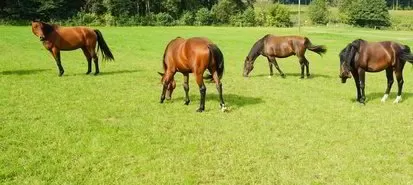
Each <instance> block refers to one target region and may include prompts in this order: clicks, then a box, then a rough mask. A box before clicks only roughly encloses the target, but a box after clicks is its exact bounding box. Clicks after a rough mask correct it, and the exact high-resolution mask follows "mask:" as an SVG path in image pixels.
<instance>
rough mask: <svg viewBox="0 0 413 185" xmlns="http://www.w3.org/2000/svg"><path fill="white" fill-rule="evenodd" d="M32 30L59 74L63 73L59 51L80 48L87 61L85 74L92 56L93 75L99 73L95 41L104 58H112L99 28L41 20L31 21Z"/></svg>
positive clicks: (90, 64)
mask: <svg viewBox="0 0 413 185" xmlns="http://www.w3.org/2000/svg"><path fill="white" fill-rule="evenodd" d="M32 32H33V34H34V35H36V36H37V37H39V38H40V41H41V42H42V43H43V46H44V47H45V48H46V49H47V50H49V51H50V53H52V55H53V57H54V59H55V61H56V64H57V67H58V69H59V76H62V75H63V73H64V69H63V66H62V64H61V60H60V51H68V50H75V49H78V48H81V49H82V51H83V54H84V55H85V57H86V59H87V62H88V69H87V72H86V74H89V73H90V72H91V71H92V58H93V62H94V63H95V75H97V74H98V73H99V63H98V56H97V54H96V51H95V49H96V43H97V44H98V48H97V51H99V48H100V49H101V51H102V56H103V59H104V60H114V57H113V55H112V52H111V51H110V49H109V47H108V45H107V44H106V42H105V40H104V39H103V35H102V33H101V32H100V31H99V30H96V29H95V30H94V29H91V28H87V27H80V26H79V27H63V26H58V25H51V24H47V23H45V22H41V21H32Z"/></svg>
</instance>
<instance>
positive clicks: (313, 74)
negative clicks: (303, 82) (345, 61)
mask: <svg viewBox="0 0 413 185" xmlns="http://www.w3.org/2000/svg"><path fill="white" fill-rule="evenodd" d="M263 76H266V77H268V76H270V75H269V74H257V75H251V77H263ZM289 76H294V77H300V76H301V73H285V77H282V76H281V75H280V74H278V73H275V74H274V75H273V76H272V77H280V78H288V77H289ZM305 78H310V79H311V78H332V76H330V75H323V74H316V73H311V74H310V76H309V77H307V76H305Z"/></svg>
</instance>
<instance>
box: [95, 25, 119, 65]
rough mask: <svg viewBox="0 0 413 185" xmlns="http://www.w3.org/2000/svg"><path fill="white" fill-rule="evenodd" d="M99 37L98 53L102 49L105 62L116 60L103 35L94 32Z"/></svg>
mask: <svg viewBox="0 0 413 185" xmlns="http://www.w3.org/2000/svg"><path fill="white" fill-rule="evenodd" d="M94 31H95V33H96V36H97V42H98V52H99V48H100V49H101V52H102V56H103V60H109V61H110V60H115V58H114V57H113V54H112V52H111V51H110V49H109V46H108V45H107V44H106V42H105V39H103V35H102V33H101V32H100V31H99V30H94Z"/></svg>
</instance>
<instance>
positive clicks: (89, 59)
mask: <svg viewBox="0 0 413 185" xmlns="http://www.w3.org/2000/svg"><path fill="white" fill-rule="evenodd" d="M82 51H83V54H84V55H85V57H86V60H87V72H86V74H87V75H88V74H90V72H92V56H91V55H90V53H89V51H88V50H87V48H85V47H83V48H82Z"/></svg>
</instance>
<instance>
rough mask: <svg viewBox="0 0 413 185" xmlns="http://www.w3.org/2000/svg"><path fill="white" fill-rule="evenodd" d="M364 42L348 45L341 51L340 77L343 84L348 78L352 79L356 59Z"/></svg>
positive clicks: (359, 41) (356, 41)
mask: <svg viewBox="0 0 413 185" xmlns="http://www.w3.org/2000/svg"><path fill="white" fill-rule="evenodd" d="M362 42H363V40H362V39H357V40H354V41H353V42H351V43H350V44H347V46H346V47H345V48H344V49H342V50H341V52H340V54H339V57H340V75H339V77H340V78H341V82H342V83H346V81H347V79H348V78H351V71H352V70H355V62H354V57H355V56H356V53H358V51H359V49H360V45H361V43H362Z"/></svg>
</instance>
